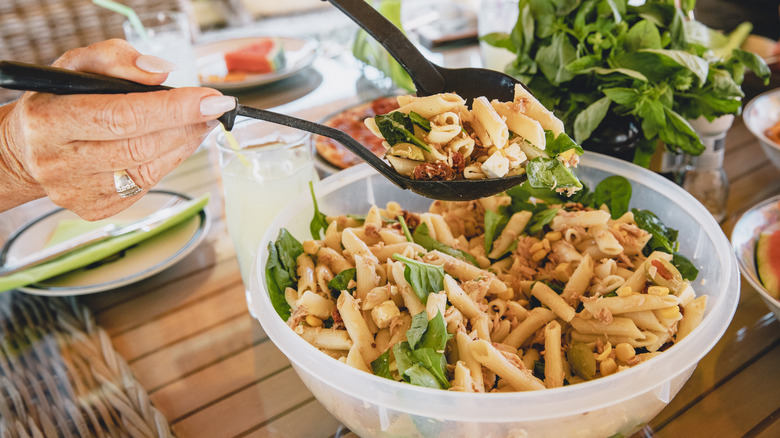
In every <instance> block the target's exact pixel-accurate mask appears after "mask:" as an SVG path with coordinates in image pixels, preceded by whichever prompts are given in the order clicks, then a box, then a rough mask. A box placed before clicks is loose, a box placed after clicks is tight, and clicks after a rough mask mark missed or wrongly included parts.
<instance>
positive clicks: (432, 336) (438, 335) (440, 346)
mask: <svg viewBox="0 0 780 438" xmlns="http://www.w3.org/2000/svg"><path fill="white" fill-rule="evenodd" d="M451 337H452V336H451V335H450V334H449V333H447V323H446V322H444V316H442V314H441V312H438V313H437V314H436V316H434V317H433V318H431V319H430V320H428V328H427V329H426V330H425V333H424V334H423V337H422V339H421V340H420V345H419V348H432V349H433V350H435V351H437V352H444V348H445V347H446V346H447V341H448V340H449V339H450V338H451Z"/></svg>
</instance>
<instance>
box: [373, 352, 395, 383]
mask: <svg viewBox="0 0 780 438" xmlns="http://www.w3.org/2000/svg"><path fill="white" fill-rule="evenodd" d="M371 371H372V372H373V373H374V375H375V376H379V377H384V378H385V379H390V380H395V379H393V375H392V374H390V350H387V351H385V352H384V353H382V354H380V355H379V357H377V358H376V359H374V360H373V361H371Z"/></svg>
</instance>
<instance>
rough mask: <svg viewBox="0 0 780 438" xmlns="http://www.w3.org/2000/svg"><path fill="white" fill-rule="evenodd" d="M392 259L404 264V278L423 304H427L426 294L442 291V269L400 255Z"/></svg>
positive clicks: (395, 255) (394, 255)
mask: <svg viewBox="0 0 780 438" xmlns="http://www.w3.org/2000/svg"><path fill="white" fill-rule="evenodd" d="M393 258H394V259H396V260H398V261H401V262H403V263H404V265H405V267H404V278H405V279H406V281H407V282H409V284H410V285H411V286H412V290H414V293H415V294H416V295H417V296H418V297H419V298H420V300H421V301H422V302H423V303H427V302H428V294H430V293H438V292H441V291H443V290H444V268H443V267H441V266H437V265H429V264H427V263H423V262H418V261H417V260H412V259H410V258H407V257H404V256H402V255H400V254H393Z"/></svg>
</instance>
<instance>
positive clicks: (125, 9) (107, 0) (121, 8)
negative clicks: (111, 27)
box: [92, 0, 149, 41]
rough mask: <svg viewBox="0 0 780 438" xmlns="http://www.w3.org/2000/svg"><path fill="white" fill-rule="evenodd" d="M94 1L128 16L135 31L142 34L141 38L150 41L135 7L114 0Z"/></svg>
mask: <svg viewBox="0 0 780 438" xmlns="http://www.w3.org/2000/svg"><path fill="white" fill-rule="evenodd" d="M92 3H94V4H96V5H98V6H102V7H104V8H106V9H109V10H111V11H114V12H117V13H119V14H122V15H124V16H125V17H127V20H128V21H129V22H130V25H131V26H133V28H134V29H135V31H136V32H138V34H139V35H141V38H142V39H143V40H144V41H149V35H148V34H147V33H146V28H144V25H143V24H142V23H141V20H140V19H139V18H138V14H136V13H135V11H134V10H133V8H131V7H129V6H125V5H123V4H121V3H117V2H115V1H112V0H92Z"/></svg>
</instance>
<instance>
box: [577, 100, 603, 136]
mask: <svg viewBox="0 0 780 438" xmlns="http://www.w3.org/2000/svg"><path fill="white" fill-rule="evenodd" d="M610 103H611V102H610V98H609V97H602V98H601V99H599V100H597V101H595V102H593V103H592V104H590V105H588V107H587V108H585V109H584V110H583V111H581V112H580V113H579V114H577V117H575V118H574V139H575V140H576V141H577V143H583V142H584V141H585V140H587V139H588V138H590V135H591V134H592V133H593V131H594V130H595V129H596V128H598V126H599V125H600V124H601V121H602V120H604V117H605V116H606V115H607V111H608V110H609V105H610Z"/></svg>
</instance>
